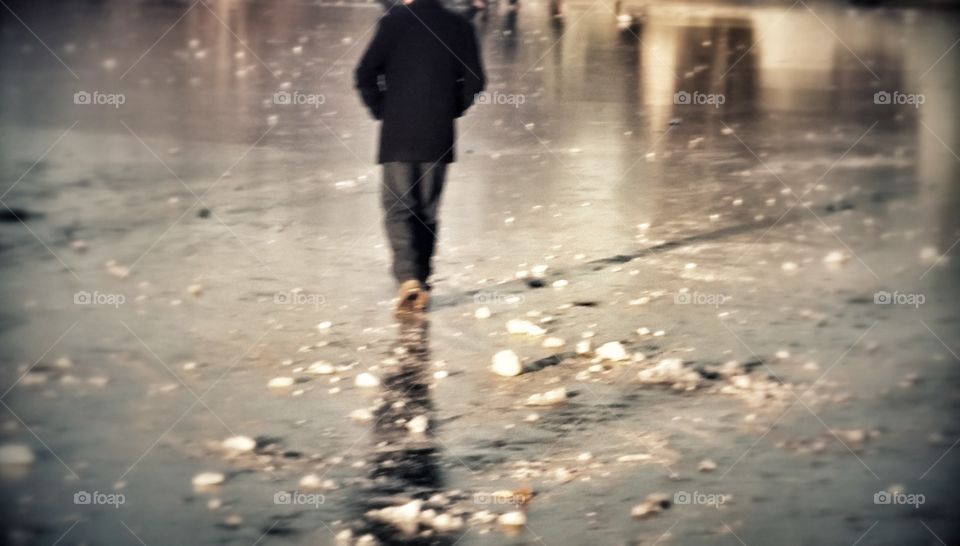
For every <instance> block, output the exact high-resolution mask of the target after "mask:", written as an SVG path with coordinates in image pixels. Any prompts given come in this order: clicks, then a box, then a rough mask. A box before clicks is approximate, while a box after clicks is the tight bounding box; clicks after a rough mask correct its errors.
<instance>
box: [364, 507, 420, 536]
mask: <svg viewBox="0 0 960 546" xmlns="http://www.w3.org/2000/svg"><path fill="white" fill-rule="evenodd" d="M422 506H423V501H422V500H419V499H417V500H412V501H410V502H408V503H406V504H401V505H399V506H388V507H386V508H381V509H380V510H371V511H369V512H367V516H369V517H371V518H373V519H378V520H380V521H384V522H386V523H389V524H390V525H393V526H394V527H397V528H399V529H400V530H402V531H403V532H405V533H407V534H413V533H414V532H416V530H417V524H418V522H419V520H420V508H421V507H422Z"/></svg>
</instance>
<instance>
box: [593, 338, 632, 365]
mask: <svg viewBox="0 0 960 546" xmlns="http://www.w3.org/2000/svg"><path fill="white" fill-rule="evenodd" d="M597 356H598V357H600V358H602V359H604V360H614V361H620V360H626V359H627V350H626V349H624V348H623V344H622V343H620V342H619V341H610V342H608V343H604V344H603V345H601V346H600V347H598V348H597Z"/></svg>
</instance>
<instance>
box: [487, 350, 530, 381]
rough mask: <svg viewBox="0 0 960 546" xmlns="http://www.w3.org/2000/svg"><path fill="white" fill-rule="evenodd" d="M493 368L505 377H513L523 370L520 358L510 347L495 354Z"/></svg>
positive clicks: (496, 372)
mask: <svg viewBox="0 0 960 546" xmlns="http://www.w3.org/2000/svg"><path fill="white" fill-rule="evenodd" d="M491 368H492V369H493V373H495V374H497V375H500V376H503V377H513V376H516V375H520V374H521V373H522V372H523V366H522V365H521V364H520V358H519V357H518V356H517V354H516V353H514V352H513V351H511V350H510V349H507V350H504V351H500V352H498V353H497V354H495V355H493V363H492V365H491Z"/></svg>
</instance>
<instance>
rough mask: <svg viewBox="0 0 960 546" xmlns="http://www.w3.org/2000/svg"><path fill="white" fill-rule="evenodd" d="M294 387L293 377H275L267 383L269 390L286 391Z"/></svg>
mask: <svg viewBox="0 0 960 546" xmlns="http://www.w3.org/2000/svg"><path fill="white" fill-rule="evenodd" d="M292 385H293V378H292V377H274V378H273V379H271V380H270V381H268V382H267V388H269V389H285V388H287V387H290V386H292Z"/></svg>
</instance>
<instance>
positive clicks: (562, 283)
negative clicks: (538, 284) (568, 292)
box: [550, 279, 570, 289]
mask: <svg viewBox="0 0 960 546" xmlns="http://www.w3.org/2000/svg"><path fill="white" fill-rule="evenodd" d="M568 284H570V282H569V281H567V280H566V279H558V280H555V281H553V283H552V284H551V285H550V286H552V287H554V288H557V289H560V288H564V287H566V286H567V285H568Z"/></svg>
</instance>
